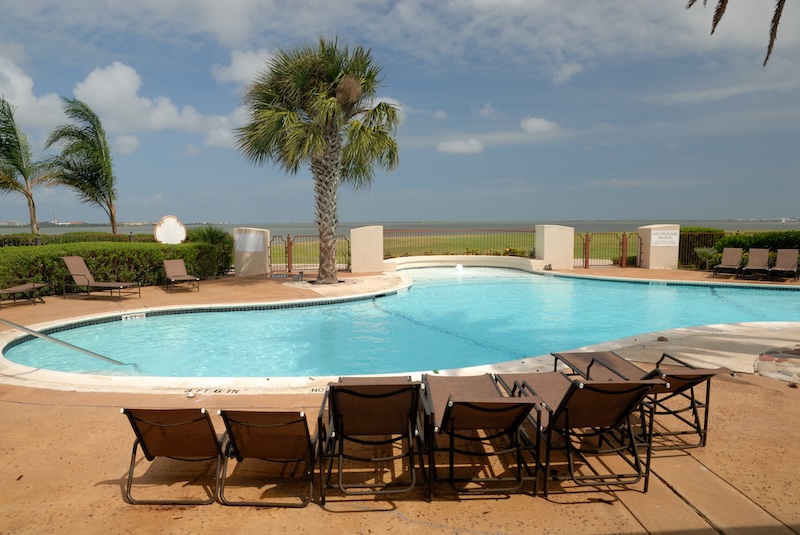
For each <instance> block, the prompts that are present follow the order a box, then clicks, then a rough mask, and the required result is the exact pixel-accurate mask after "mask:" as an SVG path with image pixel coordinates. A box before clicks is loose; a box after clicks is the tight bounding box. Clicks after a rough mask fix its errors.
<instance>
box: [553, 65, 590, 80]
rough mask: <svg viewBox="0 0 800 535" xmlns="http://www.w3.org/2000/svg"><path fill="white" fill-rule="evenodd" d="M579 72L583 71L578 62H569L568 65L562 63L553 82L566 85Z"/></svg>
mask: <svg viewBox="0 0 800 535" xmlns="http://www.w3.org/2000/svg"><path fill="white" fill-rule="evenodd" d="M581 71H583V65H581V64H580V63H578V62H575V61H571V62H569V63H564V64H562V65H560V66H559V67H558V69H557V70H556V73H555V75H554V76H553V81H554V82H555V83H557V84H563V83H566V82H568V81H569V80H571V79H572V77H573V76H575V75H576V74H578V73H580V72H581Z"/></svg>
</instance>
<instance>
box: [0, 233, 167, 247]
mask: <svg viewBox="0 0 800 535" xmlns="http://www.w3.org/2000/svg"><path fill="white" fill-rule="evenodd" d="M155 241H156V239H155V237H153V234H152V233H150V234H134V235H133V236H132V237H131V236H130V235H128V234H111V233H110V232H66V233H64V234H41V235H40V236H39V245H53V244H58V243H79V242H125V243H127V242H146V243H147V242H149V243H155ZM21 245H36V236H35V235H33V234H30V233H27V234H3V235H2V236H0V247H14V246H21Z"/></svg>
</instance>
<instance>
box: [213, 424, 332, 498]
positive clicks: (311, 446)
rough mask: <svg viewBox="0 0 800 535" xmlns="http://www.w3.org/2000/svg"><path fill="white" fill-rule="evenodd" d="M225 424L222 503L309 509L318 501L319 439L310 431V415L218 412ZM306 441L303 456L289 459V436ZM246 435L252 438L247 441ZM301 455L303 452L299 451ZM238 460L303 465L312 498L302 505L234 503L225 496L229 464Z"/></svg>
mask: <svg viewBox="0 0 800 535" xmlns="http://www.w3.org/2000/svg"><path fill="white" fill-rule="evenodd" d="M217 414H219V415H220V416H221V417H222V421H223V422H224V424H225V430H226V433H225V436H224V437H223V442H222V444H223V445H222V453H223V462H222V470H221V472H220V484H219V493H218V496H219V501H220V503H222V504H224V505H237V506H256V507H292V508H297V507H305V506H307V505H308V504H309V502H311V501H312V500H313V498H314V465H315V463H316V457H317V446H316V438H314V439H312V438H311V434H310V433H309V430H308V421H307V419H306V415H305V413H304V412H301V411H252V410H251V411H239V410H220V411H217ZM287 433H288V434H289V436H292V437H294V438H298V437H299V438H303V437H304V438H305V442H306V444H305V446H306V447H307V449H306V450H304V451H303V455H301V456H299V457H297V456H287V453H289V451H288V450H289V449H290V448H287V447H286V441H285V440H282V439H284V438H285V437H286V436H287ZM244 435H250V436H249V437H247V438H245V437H244ZM315 437H316V435H315ZM297 453H298V454H299V453H300V452H299V451H298V452H297ZM234 458H235V459H236V461H237V462H239V463H241V462H243V461H244V460H245V459H261V460H263V461H268V462H272V463H281V464H285V465H288V464H292V463H303V478H305V479H307V480H308V495H307V496H305V497H302V498H301V499H300V502H299V503H291V502H271V501H246V500H240V501H236V500H230V499H228V498H227V497H226V496H225V483H226V481H227V473H228V462H229V460H230V459H234Z"/></svg>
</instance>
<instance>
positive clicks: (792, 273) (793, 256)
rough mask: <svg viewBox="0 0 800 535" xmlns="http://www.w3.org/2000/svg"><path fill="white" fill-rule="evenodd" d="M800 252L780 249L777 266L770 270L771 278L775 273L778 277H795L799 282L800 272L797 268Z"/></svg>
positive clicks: (776, 258)
mask: <svg viewBox="0 0 800 535" xmlns="http://www.w3.org/2000/svg"><path fill="white" fill-rule="evenodd" d="M798 254H800V252H798V250H797V249H778V256H776V257H775V265H774V266H772V267H771V268H770V270H769V276H770V278H772V274H773V273H775V274H776V275H778V276H789V277H794V280H797V278H798V276H800V270H799V269H798V267H797V263H798V262H797V257H798Z"/></svg>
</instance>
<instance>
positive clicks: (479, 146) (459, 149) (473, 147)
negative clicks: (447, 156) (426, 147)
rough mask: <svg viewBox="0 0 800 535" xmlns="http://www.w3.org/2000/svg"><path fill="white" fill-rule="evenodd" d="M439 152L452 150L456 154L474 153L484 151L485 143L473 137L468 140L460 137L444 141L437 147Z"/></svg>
mask: <svg viewBox="0 0 800 535" xmlns="http://www.w3.org/2000/svg"><path fill="white" fill-rule="evenodd" d="M436 150H437V151H439V152H450V153H456V154H472V153H477V152H483V143H481V142H480V141H478V140H477V139H475V138H474V137H471V138H469V139H467V140H463V139H459V140H456V141H443V142H441V143H439V145H438V146H437V147H436Z"/></svg>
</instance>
